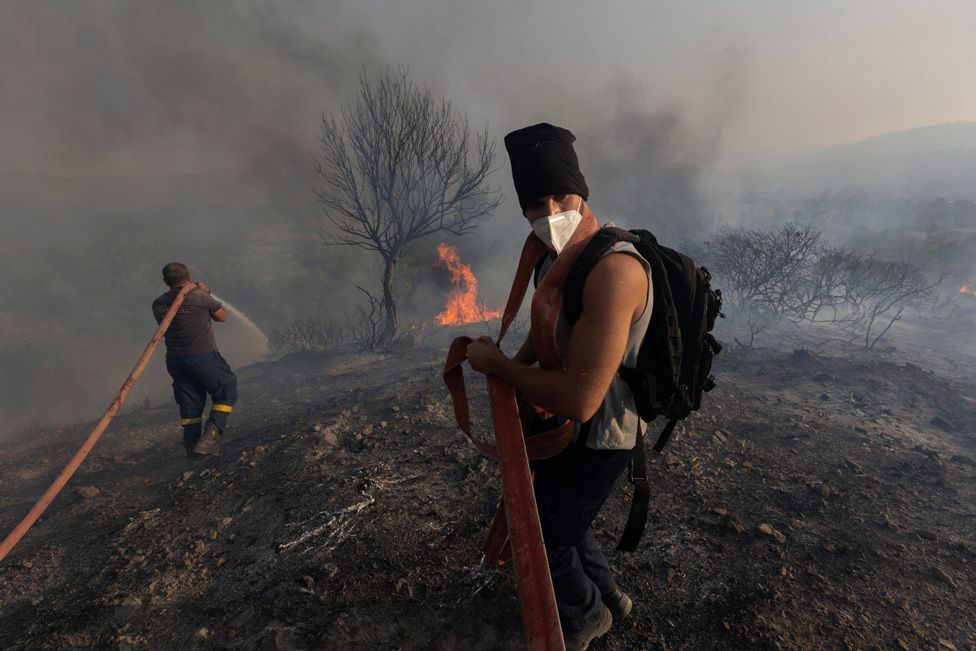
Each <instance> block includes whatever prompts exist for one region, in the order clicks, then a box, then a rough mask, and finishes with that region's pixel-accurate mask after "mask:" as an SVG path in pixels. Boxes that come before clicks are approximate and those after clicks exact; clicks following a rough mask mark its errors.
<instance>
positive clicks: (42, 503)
mask: <svg viewBox="0 0 976 651" xmlns="http://www.w3.org/2000/svg"><path fill="white" fill-rule="evenodd" d="M196 287H197V285H196V283H190V284H188V285H184V286H183V288H182V289H181V290H180V292H179V293H178V294H177V295H176V298H174V299H173V304H172V305H171V306H170V308H169V311H168V312H167V313H166V316H165V317H164V318H163V320H162V322H160V324H159V327H158V328H156V332H155V334H153V336H152V339H150V340H149V344H148V345H147V346H146V350H144V351H143V353H142V356H141V357H140V358H139V361H137V362H136V365H135V367H134V368H133V369H132V372H131V373H129V377H128V378H126V380H125V382H124V383H123V384H122V388H121V389H119V392H118V394H117V395H116V396H115V400H113V401H112V404H110V405H109V406H108V409H106V410H105V413H104V414H102V419H101V420H100V421H98V424H97V425H95V429H93V430H92V431H91V434H89V435H88V438H87V439H86V440H85V442H84V444H83V445H82V446H81V448H79V449H78V451H77V452H76V453H75V456H73V457H72V458H71V461H69V462H68V465H66V466H65V467H64V470H62V471H61V474H60V475H58V478H57V479H55V480H54V482H53V483H52V484H51V485H50V486H49V487H48V489H47V490H46V491H44V494H43V495H41V497H40V499H38V500H37V503H36V504H35V505H34V508H32V509H31V510H30V512H29V513H28V514H27V516H26V517H24V519H23V520H21V521H20V524H18V525H17V526H16V527H14V530H13V531H11V532H10V534H9V535H8V536H7V537H6V538H4V540H3V543H0V561H2V560H3V559H4V557H6V555H7V554H8V553H9V552H10V550H11V549H13V548H14V545H16V544H17V543H18V542H19V541H20V539H21V538H23V537H24V534H26V533H27V531H28V530H29V529H30V528H31V527H32V526H33V525H34V523H35V522H37V520H38V518H40V517H41V514H42V513H44V510H45V509H46V508H47V507H48V506H49V505H50V504H51V502H52V501H53V500H54V498H55V497H57V495H58V493H60V492H61V489H62V488H64V486H65V484H67V483H68V480H69V479H71V476H72V475H74V474H75V471H76V470H78V466H80V465H81V462H82V461H84V460H85V457H87V456H88V453H89V452H91V450H92V448H93V447H95V443H97V442H98V439H99V438H100V437H101V436H102V433H103V432H104V431H105V428H106V427H108V424H109V423H110V422H111V421H112V418H113V417H114V416H115V414H117V413H118V411H119V408H120V407H121V406H122V402H123V401H124V400H125V397H126V396H127V395H128V393H129V391H130V390H131V389H132V387H134V386H135V384H136V380H138V379H139V376H140V375H142V371H143V370H144V369H145V368H146V364H148V363H149V359H150V358H151V357H152V355H153V353H154V352H156V348H157V347H158V346H159V342H160V340H161V339H162V338H163V334H164V333H165V332H166V329H167V328H169V324H170V323H172V322H173V317H174V316H176V311H177V310H178V309H180V305H182V304H183V299H184V298H186V295H187V294H189V293H190V291H191V290H193V289H196Z"/></svg>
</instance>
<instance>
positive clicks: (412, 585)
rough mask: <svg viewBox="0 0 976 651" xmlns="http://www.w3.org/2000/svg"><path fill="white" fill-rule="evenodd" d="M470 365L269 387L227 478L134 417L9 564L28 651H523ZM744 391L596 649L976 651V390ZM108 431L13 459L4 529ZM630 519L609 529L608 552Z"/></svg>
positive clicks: (627, 568)
mask: <svg viewBox="0 0 976 651" xmlns="http://www.w3.org/2000/svg"><path fill="white" fill-rule="evenodd" d="M443 354H444V351H443V350H429V349H428V350H415V351H410V352H401V353H397V354H373V353H359V352H352V351H345V352H336V353H330V354H302V355H292V356H289V357H286V358H284V359H282V360H279V361H277V362H273V363H266V364H260V365H255V366H251V367H248V368H246V369H242V370H241V371H240V373H239V377H240V383H241V388H240V393H241V400H240V403H239V406H238V408H237V409H235V413H234V415H233V419H232V423H233V427H232V430H231V431H230V433H229V436H228V437H227V441H226V450H225V455H224V456H223V457H222V458H221V459H219V460H216V461H211V462H203V463H190V462H188V461H187V460H185V459H184V458H183V456H182V448H181V445H180V441H179V439H180V435H179V432H178V427H177V426H176V425H175V422H176V418H177V412H176V407H175V405H167V406H164V407H160V408H157V409H153V410H148V411H129V412H126V413H125V414H124V415H123V416H120V417H118V418H117V419H116V420H115V422H114V423H113V424H112V426H111V427H110V430H109V432H108V433H107V434H106V435H105V437H104V438H103V439H102V441H101V442H100V443H99V445H98V446H97V447H96V448H95V450H94V452H93V453H92V455H91V457H90V458H89V460H88V461H87V462H86V463H85V464H84V466H83V467H82V469H81V470H80V471H79V473H78V474H77V475H76V477H75V478H74V479H73V480H72V482H71V483H70V484H69V486H68V488H67V489H66V490H65V492H64V493H63V494H62V495H61V496H60V497H58V499H57V500H56V501H55V502H54V504H53V505H52V507H51V508H50V509H49V510H48V512H47V514H46V515H45V516H44V518H43V519H42V520H41V521H40V522H39V523H38V524H37V525H35V527H34V529H33V530H32V531H31V532H30V533H29V534H28V535H27V537H26V538H25V539H24V540H23V541H22V542H21V543H20V545H19V546H18V547H17V548H15V549H14V551H13V552H12V553H11V554H10V555H9V556H8V557H7V559H6V560H5V561H4V562H3V563H2V564H0V621H2V622H3V625H2V627H0V648H3V649H64V648H117V649H143V648H146V649H188V648H225V649H466V650H468V651H474V650H478V649H518V648H522V647H523V646H524V644H523V637H522V629H521V623H520V613H519V607H518V602H517V598H516V590H515V585H514V583H513V577H512V573H511V568H502V569H494V568H491V567H488V566H485V565H482V564H481V545H482V542H483V537H484V533H485V530H486V527H487V523H488V521H489V519H490V517H491V515H492V513H493V512H494V507H495V505H496V502H497V500H498V496H499V492H500V483H499V479H498V475H497V471H496V465H495V462H493V461H491V460H487V459H483V458H481V457H480V456H479V454H478V453H477V451H476V450H475V449H474V448H473V447H472V446H471V445H470V444H469V443H468V442H467V440H466V439H465V438H464V437H463V435H462V434H461V433H460V432H459V431H458V430H457V429H456V427H455V425H454V422H453V417H452V413H451V408H450V403H449V400H448V398H447V394H446V390H445V389H444V387H443V384H442V383H441V381H440V368H441V364H442V356H443ZM716 367H717V368H716V371H717V373H718V375H719V387H718V388H717V389H716V390H715V391H714V392H713V393H712V394H711V395H710V396H709V401H708V404H707V407H706V408H705V409H704V410H703V411H702V412H701V413H699V414H696V415H695V416H694V417H692V418H691V419H690V420H689V421H688V422H687V423H686V425H685V426H684V427H683V428H679V431H678V433H677V435H676V438H675V440H674V442H673V444H672V445H671V446H669V448H668V449H667V450H666V452H665V454H664V455H660V456H658V455H654V454H653V453H652V454H651V469H650V474H651V481H652V484H653V489H652V490H653V491H654V493H655V495H654V497H653V498H652V512H651V516H650V520H649V524H648V528H647V532H646V534H645V537H644V540H643V542H642V543H641V546H640V548H639V550H638V551H637V552H636V553H633V554H624V553H615V552H614V553H611V559H612V561H613V563H614V565H615V567H616V569H617V573H618V577H619V581H620V584H621V586H622V587H623V588H624V589H625V590H626V591H628V592H629V593H630V594H631V596H632V597H633V599H634V603H635V608H634V612H633V614H632V615H631V617H630V618H629V619H627V620H625V621H623V622H621V623H618V624H616V625H615V626H614V628H613V629H612V631H611V632H610V634H608V635H607V636H605V637H604V638H601V639H600V640H598V641H596V642H594V644H593V645H592V647H591V648H593V649H595V650H600V649H615V650H632V649H695V650H697V649H723V650H725V649H872V648H876V649H899V648H900V649H945V650H952V649H958V650H959V651H962V650H964V649H970V650H971V649H976V615H974V613H976V482H974V476H976V400H974V390H973V384H971V383H970V382H971V381H972V378H969V377H956V376H949V375H936V374H934V373H933V372H930V371H928V370H926V369H925V368H922V367H921V366H918V365H916V364H914V363H907V362H906V361H905V358H904V357H899V353H889V354H883V353H867V352H860V351H856V350H854V349H845V350H843V351H840V352H837V351H833V352H831V353H824V354H821V355H816V354H813V353H810V352H808V351H806V350H800V351H799V352H791V351H789V350H786V351H780V352H777V351H773V350H764V349H758V348H743V347H739V348H735V349H727V350H726V351H725V352H724V353H723V354H722V355H721V356H720V357H719V358H718V360H717V364H716ZM468 382H469V391H470V392H472V393H474V392H475V389H476V388H477V387H480V386H483V385H482V384H481V382H480V381H479V379H478V378H477V376H475V375H474V374H470V373H469V376H468ZM476 418H480V419H481V420H482V421H483V422H484V423H487V419H488V416H487V413H486V409H485V404H484V402H481V403H479V405H476ZM87 430H88V426H78V427H70V428H64V429H60V430H56V431H48V432H43V433H35V434H33V435H31V436H25V437H23V438H21V439H20V440H18V441H16V442H14V443H12V444H10V445H7V446H5V448H4V450H3V451H2V453H0V530H2V531H3V532H4V533H5V532H6V531H8V530H9V529H10V528H11V527H13V525H14V524H15V523H16V522H17V521H19V519H20V518H21V517H22V516H23V515H24V514H25V513H26V512H27V510H28V509H29V508H30V506H31V504H32V503H33V500H34V499H35V498H36V497H37V496H38V495H39V494H40V493H41V492H42V491H43V490H44V488H45V487H46V485H47V484H48V483H49V482H50V480H51V479H52V478H53V477H54V476H55V475H56V474H57V472H58V471H59V470H60V469H61V467H62V466H63V464H64V463H65V462H66V461H67V459H68V458H69V457H70V455H71V454H72V453H73V452H74V450H75V449H76V447H77V446H78V445H79V444H80V441H81V440H82V439H83V438H84V436H85V435H86V434H87ZM629 499H630V493H629V487H628V486H627V484H626V481H622V482H621V485H620V490H619V491H617V493H616V494H615V495H614V497H612V498H611V501H610V502H609V503H608V505H607V507H606V508H605V509H604V512H603V514H602V515H601V517H600V518H599V519H598V521H597V523H596V528H597V532H598V536H599V537H600V538H601V539H602V541H603V542H604V544H605V547H606V548H607V549H612V548H613V545H614V541H615V538H616V536H617V535H618V534H619V532H620V531H621V529H622V526H623V521H624V519H625V514H626V510H627V508H628V506H629Z"/></svg>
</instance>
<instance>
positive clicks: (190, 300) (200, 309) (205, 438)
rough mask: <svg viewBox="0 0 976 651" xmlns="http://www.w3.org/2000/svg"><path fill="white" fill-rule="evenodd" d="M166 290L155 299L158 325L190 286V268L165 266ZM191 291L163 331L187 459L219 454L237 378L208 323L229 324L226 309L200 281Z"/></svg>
mask: <svg viewBox="0 0 976 651" xmlns="http://www.w3.org/2000/svg"><path fill="white" fill-rule="evenodd" d="M163 282H165V283H166V284H167V285H168V286H169V291H167V292H166V293H165V294H163V295H162V296H160V297H159V298H157V299H156V300H155V301H153V304H152V310H153V316H154V317H155V318H156V322H157V323H159V322H160V321H162V319H163V317H164V316H165V315H166V312H167V310H169V307H170V305H172V303H173V299H174V298H175V297H176V295H177V294H178V293H179V291H180V289H181V288H182V287H184V286H185V285H188V284H191V283H193V280H191V278H190V270H189V269H187V267H186V265H184V264H181V263H179V262H171V263H169V264H168V265H166V266H165V267H163ZM196 285H197V288H196V289H194V290H192V291H190V293H189V294H187V295H186V298H185V299H184V301H183V305H182V306H180V309H179V311H178V312H177V313H176V316H175V317H174V318H173V323H172V324H171V325H170V327H169V329H168V330H167V331H166V370H167V371H169V374H170V376H171V377H172V378H173V395H174V396H175V397H176V402H177V404H178V405H179V406H180V425H181V426H182V427H183V446H184V447H185V448H186V453H187V456H190V457H196V456H204V455H214V456H216V455H219V454H220V453H221V444H220V439H221V436H222V435H223V432H224V431H225V430H226V429H227V418H228V416H230V413H231V411H233V408H234V403H235V402H236V401H237V376H236V375H234V372H233V371H232V370H231V368H230V366H229V365H228V364H227V360H225V359H224V358H223V357H222V356H221V354H220V353H219V352H218V351H217V342H216V340H215V339H214V334H213V327H212V326H211V321H218V322H223V321H226V320H227V311H226V310H225V309H224V306H223V305H222V304H221V302H220V301H218V300H217V299H215V298H214V297H213V296H211V295H210V291H209V290H208V289H207V286H206V285H204V284H203V283H196ZM208 394H209V395H210V399H211V401H212V405H211V408H210V417H209V418H208V419H207V423H206V428H205V429H204V427H203V410H204V407H205V405H206V402H207V395H208Z"/></svg>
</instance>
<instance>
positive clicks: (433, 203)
mask: <svg viewBox="0 0 976 651" xmlns="http://www.w3.org/2000/svg"><path fill="white" fill-rule="evenodd" d="M319 143H320V146H321V147H320V156H319V157H316V158H315V171H316V172H317V173H318V174H319V176H320V177H321V180H322V183H323V185H322V187H321V188H320V189H318V190H317V191H316V197H317V198H318V200H319V202H320V203H321V204H322V207H323V208H324V210H325V213H326V216H327V218H328V219H329V221H330V222H331V224H332V226H333V228H332V229H329V230H328V231H327V230H325V229H323V230H322V231H320V236H321V238H322V241H323V243H324V244H327V245H347V246H356V247H359V248H362V249H367V250H370V251H375V252H376V253H377V254H379V256H380V257H381V258H382V260H383V283H382V287H383V291H382V301H383V312H384V326H383V329H382V332H381V334H380V337H379V342H378V343H380V344H385V343H389V342H390V341H391V340H393V339H394V338H395V337H396V334H397V328H398V320H397V304H396V296H395V292H394V276H395V273H396V266H397V262H398V261H399V260H400V258H401V257H402V256H403V255H404V253H405V252H406V250H407V247H409V245H410V244H411V243H412V242H414V241H416V240H418V239H420V238H422V237H424V236H426V235H430V234H432V233H436V232H438V231H446V232H448V233H452V234H454V235H464V234H465V233H468V232H470V231H472V230H474V229H475V228H477V226H478V225H479V224H480V223H481V220H482V219H484V218H485V217H487V216H489V215H490V214H491V213H492V212H494V210H495V209H496V208H497V207H498V205H499V204H500V203H501V199H502V197H501V195H500V194H499V193H498V192H497V191H495V190H493V189H492V188H490V187H489V186H488V184H487V182H486V180H487V177H488V175H489V174H490V173H491V172H492V171H493V166H494V162H495V144H494V141H493V140H491V139H490V138H489V137H488V128H487V126H486V127H485V128H484V129H482V130H481V131H478V132H476V133H473V132H472V130H471V128H470V126H469V124H468V118H467V115H465V114H462V113H459V112H458V111H456V110H455V108H454V106H453V105H452V104H451V102H450V101H448V100H447V99H445V98H443V97H441V98H434V97H433V96H432V95H431V93H430V91H429V90H427V89H426V88H419V87H418V86H417V85H416V84H415V83H414V82H413V81H411V80H410V78H409V75H408V70H407V69H406V68H405V67H402V66H401V67H399V68H396V69H387V70H386V72H385V73H384V74H383V75H382V76H381V77H380V78H379V79H378V80H377V81H375V82H374V81H371V80H370V79H368V78H367V76H366V75H365V73H364V74H363V75H362V77H361V78H360V91H359V95H358V97H357V98H356V99H355V100H353V101H351V102H349V103H347V104H345V105H344V106H343V107H342V108H341V109H340V114H339V119H338V120H336V119H335V118H331V117H325V116H323V118H322V125H321V130H320V134H319Z"/></svg>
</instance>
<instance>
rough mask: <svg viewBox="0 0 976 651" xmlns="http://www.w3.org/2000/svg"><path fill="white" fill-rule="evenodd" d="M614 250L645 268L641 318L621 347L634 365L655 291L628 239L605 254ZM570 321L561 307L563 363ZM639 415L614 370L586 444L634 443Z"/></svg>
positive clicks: (626, 363)
mask: <svg viewBox="0 0 976 651" xmlns="http://www.w3.org/2000/svg"><path fill="white" fill-rule="evenodd" d="M613 253H627V254H630V255H632V256H634V257H635V258H637V259H638V260H639V261H640V263H641V265H642V266H643V267H644V271H646V272H647V307H645V308H644V312H643V314H641V316H640V318H639V319H637V321H636V322H635V323H634V324H633V325H631V326H630V333H629V334H628V336H627V347H626V349H624V357H623V360H622V361H621V364H622V365H623V366H634V365H636V364H637V353H638V351H639V350H640V345H641V341H643V339H644V333H646V332H647V327H648V325H650V323H651V310H653V309H654V291H653V289H652V285H651V265H650V264H648V262H647V260H645V259H644V258H643V257H641V255H640V254H639V253H638V252H637V249H636V248H634V245H633V244H631V243H630V242H617V243H616V244H614V245H613V246H612V247H611V248H610V249H608V250H607V252H606V253H605V254H604V255H610V254H613ZM553 262H555V260H554V259H553V258H546V261H545V262H544V263H543V265H542V268H541V269H540V270H539V279H540V281H541V279H542V278H543V277H544V276H545V274H546V273H548V272H549V268H550V267H551V266H552V263H553ZM570 330H571V329H570V327H569V322H568V321H566V315H565V312H564V310H563V309H562V308H560V310H559V320H558V322H557V323H556V336H555V339H556V350H557V351H558V352H559V356H560V358H561V359H562V361H563V363H564V364H565V363H566V358H567V357H568V353H569V335H570ZM638 421H639V417H638V415H637V410H636V407H635V405H634V394H633V393H632V392H631V390H630V388H629V387H628V386H627V383H626V382H624V380H623V378H621V377H620V374H619V373H614V376H613V380H612V381H611V382H610V388H609V389H607V395H606V396H604V398H603V403H602V404H601V405H600V407H599V409H597V410H596V413H595V414H594V415H593V421H592V425H591V426H590V433H589V435H588V436H587V439H586V447H588V448H593V449H596V450H629V449H631V448H633V447H634V446H635V445H636V444H637V425H638ZM578 435H579V425H577V426H576V435H574V436H578Z"/></svg>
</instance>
